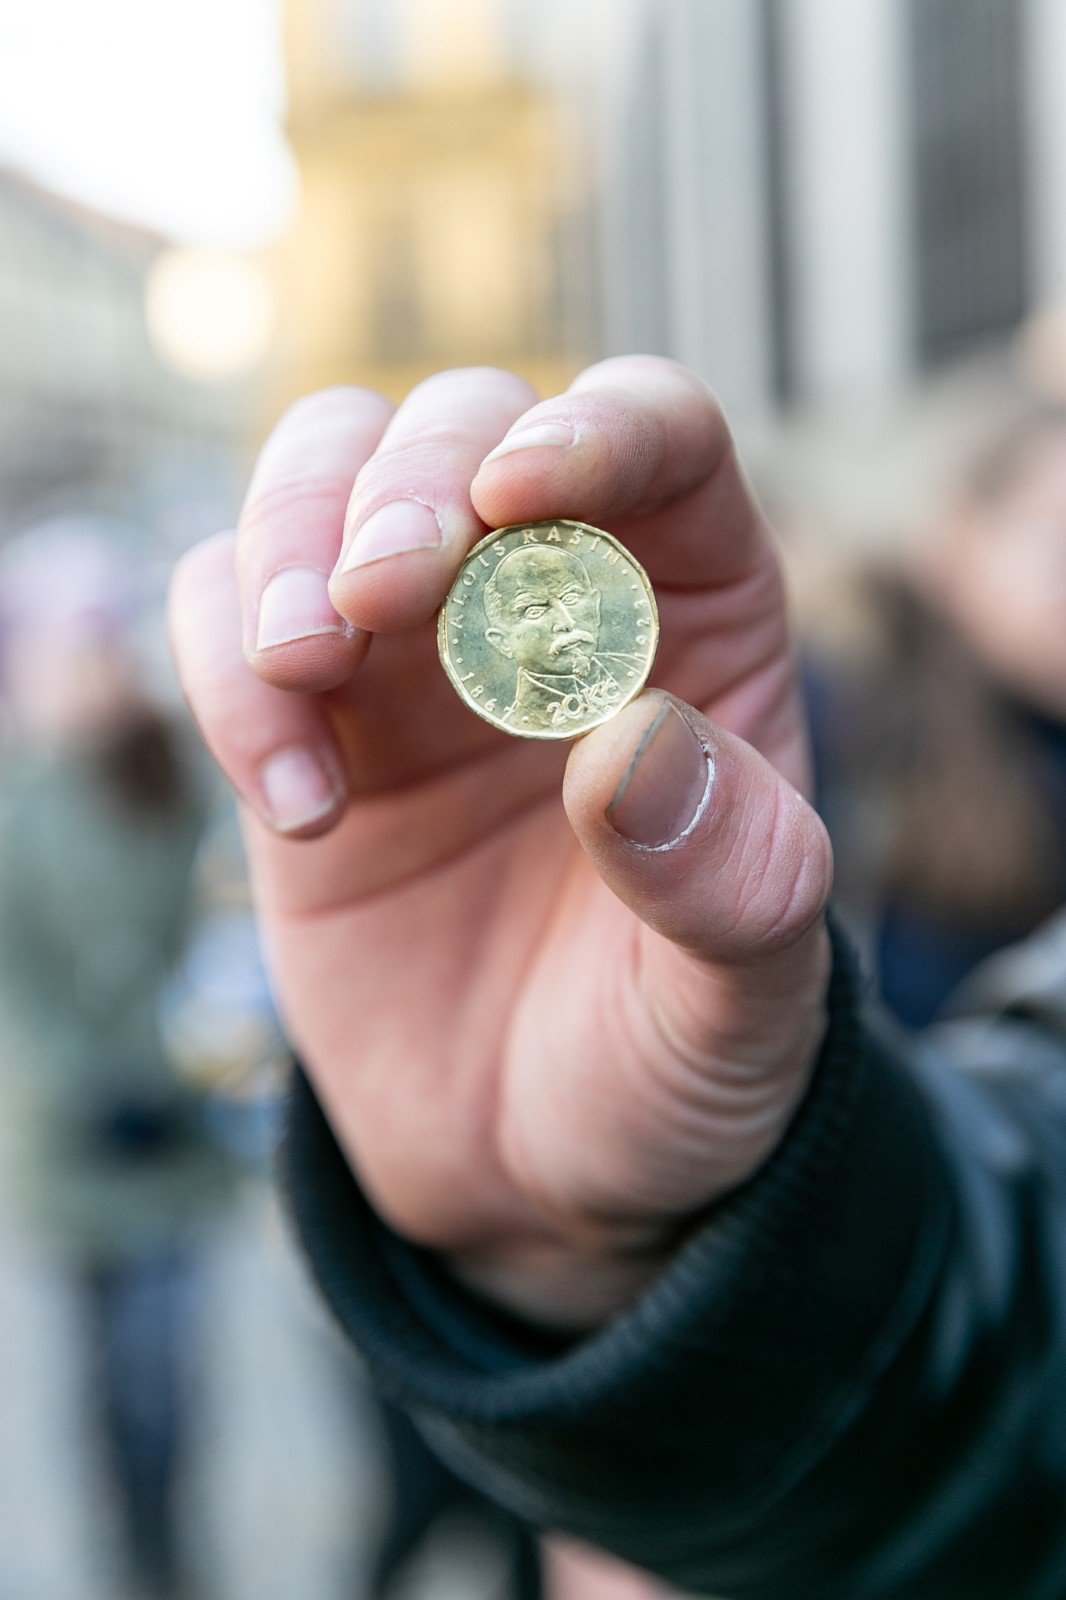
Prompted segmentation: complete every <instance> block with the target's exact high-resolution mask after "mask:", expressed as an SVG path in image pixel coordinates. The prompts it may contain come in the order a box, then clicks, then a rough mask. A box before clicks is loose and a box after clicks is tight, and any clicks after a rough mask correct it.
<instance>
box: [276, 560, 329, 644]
mask: <svg viewBox="0 0 1066 1600" xmlns="http://www.w3.org/2000/svg"><path fill="white" fill-rule="evenodd" d="M328 584H329V579H328V577H327V576H326V574H325V573H324V572H316V571H315V570H314V568H313V567H285V568H284V569H283V570H282V571H281V572H276V573H275V574H274V576H273V577H272V578H271V579H270V582H269V583H268V584H267V585H266V588H265V589H264V590H263V592H262V594H261V595H260V597H259V627H258V631H257V633H256V640H255V644H256V649H257V650H270V649H272V648H273V646H274V645H278V644H289V643H290V642H291V641H292V640H293V639H307V638H309V637H311V635H313V634H318V633H343V631H344V623H343V621H342V620H341V618H340V617H339V616H338V615H337V613H336V611H335V610H334V609H333V607H332V606H331V605H330V603H329V588H328Z"/></svg>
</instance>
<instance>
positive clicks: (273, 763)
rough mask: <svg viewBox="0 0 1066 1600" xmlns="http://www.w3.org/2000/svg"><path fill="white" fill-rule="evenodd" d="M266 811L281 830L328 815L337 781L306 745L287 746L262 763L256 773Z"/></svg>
mask: <svg viewBox="0 0 1066 1600" xmlns="http://www.w3.org/2000/svg"><path fill="white" fill-rule="evenodd" d="M259 781H260V783H261V785H262V789H263V799H264V801H265V802H266V809H267V814H268V816H269V818H270V820H271V822H272V823H273V824H274V826H275V828H278V829H279V830H280V831H281V832H282V833H292V832H293V831H294V830H295V829H297V828H305V827H306V826H307V824H308V823H309V822H317V821H318V819H319V818H320V817H324V816H327V815H328V814H329V812H331V811H332V810H333V809H334V807H335V806H336V805H337V803H338V801H339V800H340V799H341V795H342V790H341V786H340V784H339V783H338V782H337V780H336V779H335V778H334V776H333V775H332V773H330V772H329V771H327V769H326V767H325V765H324V763H323V761H322V759H321V757H320V756H319V755H317V754H316V752H315V751H314V750H312V749H310V748H309V747H308V746H307V745H302V744H294V745H289V746H288V748H287V749H284V750H277V751H275V753H274V754H273V755H272V756H271V757H270V759H269V760H268V761H267V762H265V764H264V766H263V769H262V771H261V772H260V775H259Z"/></svg>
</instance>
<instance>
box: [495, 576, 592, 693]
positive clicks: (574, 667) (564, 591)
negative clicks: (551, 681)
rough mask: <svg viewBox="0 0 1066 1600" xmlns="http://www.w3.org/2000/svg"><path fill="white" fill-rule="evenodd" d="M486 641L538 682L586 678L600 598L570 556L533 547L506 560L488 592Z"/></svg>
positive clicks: (590, 661) (588, 671) (590, 668)
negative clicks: (566, 678)
mask: <svg viewBox="0 0 1066 1600" xmlns="http://www.w3.org/2000/svg"><path fill="white" fill-rule="evenodd" d="M484 604H485V614H486V616H487V617H488V619H489V622H490V624H491V626H490V627H489V628H488V629H487V630H486V632H485V638H486V639H487V640H488V641H489V643H490V644H491V645H492V646H493V647H494V648H495V649H496V650H498V651H499V652H500V654H501V655H504V656H507V657H509V658H510V659H511V660H512V661H515V662H517V663H518V665H519V666H520V667H524V668H525V669H526V670H527V671H528V672H532V673H535V674H536V675H537V676H538V677H546V678H552V677H567V676H569V677H576V678H587V677H588V675H589V673H590V672H591V670H592V659H593V656H594V655H595V653H596V648H597V646H598V644H599V637H600V592H599V590H598V589H594V588H593V586H592V584H591V582H590V581H589V575H588V573H587V571H586V570H585V565H584V563H583V562H582V561H580V560H579V559H578V557H577V556H576V555H572V554H570V552H569V551H565V550H554V549H545V548H544V547H543V546H528V547H525V548H522V549H518V550H512V551H511V553H510V555H507V556H504V558H503V560H502V561H501V562H500V564H499V566H498V567H497V568H496V570H495V572H494V573H493V575H492V577H491V579H490V580H489V582H488V583H487V584H486V586H485V595H484Z"/></svg>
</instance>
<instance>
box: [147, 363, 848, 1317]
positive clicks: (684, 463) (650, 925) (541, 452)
mask: <svg viewBox="0 0 1066 1600" xmlns="http://www.w3.org/2000/svg"><path fill="white" fill-rule="evenodd" d="M501 440H505V447H504V449H502V450H499V451H496V453H492V452H493V451H494V447H496V446H499V445H500V442H501ZM353 484H354V487H353ZM386 507H388V508H389V509H388V510H386V509H383V508H386ZM549 517H572V518H576V519H579V520H581V521H585V522H590V523H593V524H596V525H598V526H601V527H604V528H607V529H609V530H610V531H611V532H612V533H614V534H616V535H617V536H618V537H619V538H620V539H622V540H623V542H624V543H625V544H626V545H627V546H628V547H629V548H630V549H631V550H632V551H633V553H634V554H635V555H636V556H637V558H638V559H639V560H640V561H641V562H642V563H643V564H644V566H645V567H646V568H647V570H648V573H649V575H650V576H651V579H652V581H653V583H654V585H655V589H656V593H657V596H658V601H659V607H660V613H661V620H662V642H661V647H660V653H659V660H658V663H657V666H656V669H655V679H656V682H657V683H658V684H659V685H661V687H660V688H658V689H655V690H650V691H647V692H645V693H644V694H643V695H642V696H640V697H639V698H638V699H637V700H636V701H634V702H633V703H632V704H631V705H629V706H628V707H626V708H625V709H624V710H623V711H621V712H620V713H619V714H618V715H617V716H615V717H614V718H613V719H612V720H611V721H610V722H608V723H606V724H605V725H603V726H602V727H600V728H598V729H595V730H594V731H593V732H592V733H590V734H588V735H587V736H586V737H585V738H583V739H581V740H579V741H578V742H577V743H576V744H574V745H572V746H571V745H558V744H545V743H543V742H540V741H529V740H521V739H515V738H512V737H510V736H509V735H507V734H503V733H499V732H497V731H496V730H495V729H493V728H491V727H489V726H488V725H487V724H485V723H483V722H482V721H481V720H480V719H478V718H476V717H474V716H473V715H472V714H471V713H470V712H469V711H468V710H467V709H466V708H465V707H464V706H463V705H462V704H461V703H460V701H459V700H458V698H457V697H456V695H455V693H454V691H453V690H452V688H451V686H450V685H449V684H448V682H447V680H446V679H445V677H444V674H443V672H442V670H441V668H440V665H439V662H438V660H437V649H436V635H435V613H436V610H437V608H438V606H439V604H440V602H441V600H442V599H443V597H444V594H445V593H446V591H447V589H448V588H449V586H450V584H451V582H452V580H453V578H454V576H455V574H456V572H457V570H458V568H459V565H460V563H461V561H462V559H463V557H464V555H465V553H466V551H467V550H468V549H469V548H470V546H471V545H472V544H473V543H474V542H475V541H476V540H477V539H478V538H480V537H481V536H482V534H483V533H484V532H485V529H486V528H487V527H499V526H501V525H504V524H508V523H515V522H522V521H527V520H528V521H533V520H539V519H543V518H549ZM342 547H343V550H342ZM338 556H340V557H341V560H340V563H339V565H338V566H337V567H336V570H335V571H334V566H335V563H337V561H338ZM331 572H333V576H332V578H331V579H330V580H329V592H328V597H327V592H326V579H327V575H328V574H330V573H331ZM334 608H336V609H335V610H334ZM338 614H339V615H338ZM342 618H343V619H345V621H344V623H342V621H341V619H342ZM170 624H171V636H172V641H173V645H174V649H175V653H176V656H177V660H178V664H179V668H180V671H181V675H182V679H183V682H184V685H185V689H186V693H187V696H188V699H189V702H190V705H191V707H192V709H193V712H194V714H195V715H196V717H197V719H198V721H199V724H200V727H201V729H202V731H203V733H204V736H205V738H206V740H207V742H208V744H209V745H210V747H211V749H212V750H213V752H214V754H215V756H216V758H217V759H218V761H219V763H220V765H221V766H222V768H223V770H224V771H225V772H226V773H227V774H228V776H229V778H230V780H231V781H232V783H233V784H234V785H235V787H236V788H237V790H238V792H239V794H240V795H241V796H242V799H243V802H244V807H243V810H244V816H245V824H246V839H247V847H248V854H249V859H250V866H251V873H252V882H253V890H254V895H255V899H256V903H257V907H258V912H259V916H260V919H261V923H262V926H263V930H264V933H265V936H266V944H267V948H268V950H269V952H270V958H271V961H272V966H273V970H274V974H275V978H276V982H277V986H278V991H279V995H280V998H281V1002H282V1006H283V1010H284V1014H285V1018H286V1021H287V1025H288V1028H289V1030H290V1033H291V1037H292V1039H293V1042H294V1044H295V1047H296V1049H297V1050H298V1051H299V1053H300V1057H301V1059H302V1061H303V1062H304V1064H305V1066H306V1068H307V1070H308V1072H309V1073H310V1074H311V1076H312V1078H313V1080H314V1083H315V1086H316V1090H317V1092H318V1095H319V1097H320V1099H321V1101H322V1104H323V1107H324V1109H325V1110H326V1112H327V1114H328V1116H329V1118H330V1120H331V1122H332V1124H333V1126H334V1128H335V1130H336V1133H337V1136H338V1138H339V1140H340V1141H341V1143H342V1145H343V1147H344V1149H345V1150H346V1152H347V1155H348V1157H349V1159H350V1161H351V1163H352V1165H353V1167H354V1168H355V1170H356V1171H357V1172H358V1175H359V1178H360V1181H361V1183H362V1185H363V1186H364V1188H365V1190H366V1192H367V1193H368V1195H369V1196H370V1198H371V1199H372V1201H373V1202H374V1204H375V1205H376V1207H377V1208H378V1210H379V1211H380V1212H381V1214H382V1215H384V1217H385V1218H386V1219H388V1220H389V1221H390V1222H391V1224H392V1225H393V1226H394V1227H395V1228H396V1229H398V1230H399V1231H400V1232H401V1233H403V1234H405V1235H407V1236H408V1237H409V1238H411V1239H413V1240H416V1241H418V1242H419V1243H421V1244H424V1245H428V1246H431V1247H434V1248H436V1249H437V1250H439V1251H442V1252H444V1253H445V1254H446V1255H447V1256H448V1257H449V1258H450V1260H451V1262H452V1264H453V1265H454V1267H455V1269H456V1270H457V1271H459V1272H461V1273H462V1274H464V1275H465V1276H466V1277H467V1278H468V1279H469V1280H471V1281H472V1282H474V1283H476V1284H477V1285H478V1286H479V1287H480V1288H481V1289H482V1290H484V1291H485V1292H488V1293H490V1294H493V1295H495V1296H497V1297H498V1298H499V1299H500V1300H501V1301H503V1302H505V1303H506V1304H508V1305H509V1306H511V1307H513V1308H514V1309H517V1310H519V1311H521V1312H523V1313H524V1314H526V1315H528V1316H530V1317H534V1318H536V1317H541V1318H543V1319H545V1320H547V1321H551V1322H555V1323H566V1324H570V1323H574V1324H578V1323H580V1324H589V1323H593V1322H595V1321H597V1320H598V1319H600V1318H602V1317H604V1316H606V1315H608V1314H610V1313H611V1312H612V1311H614V1310H615V1309H617V1308H618V1307H619V1306H620V1305H622V1304H623V1303H624V1302H625V1301H626V1300H627V1298H629V1297H631V1296H632V1295H633V1294H634V1293H635V1292H636V1290H637V1289H638V1288H639V1287H640V1285H641V1284H642V1282H643V1281H644V1279H645V1278H646V1277H647V1276H648V1275H649V1274H650V1273H651V1272H653V1271H654V1270H655V1269H656V1265H657V1261H658V1258H659V1256H660V1253H661V1252H663V1251H665V1250H667V1249H668V1248H669V1242H670V1240H671V1238H672V1237H674V1236H675V1235H676V1230H677V1226H678V1224H679V1222H680V1221H682V1220H683V1219H684V1218H686V1217H687V1216H688V1215H690V1214H691V1213H693V1212H695V1211H697V1210H698V1209H699V1208H701V1207H704V1206H706V1205H707V1204H708V1202H710V1201H712V1200H714V1199H715V1198H716V1197H718V1196H720V1195H722V1194H724V1193H725V1192H726V1191H728V1190H729V1189H731V1188H733V1187H734V1186H735V1185H737V1184H739V1183H740V1182H742V1181H743V1180H744V1179H745V1178H747V1177H749V1176H750V1175H751V1174H752V1173H753V1172H754V1171H755V1170H756V1169H757V1168H758V1167H759V1166H760V1164H761V1163H763V1162H764V1161H765V1160H766V1158H767V1156H768V1155H769V1154H770V1153H771V1151H772V1150H773V1149H774V1147H775V1146H776V1144H777V1143H778V1142H779V1140H780V1139H781V1137H782V1134H783V1133H784V1131H785V1129H786V1127H787V1125H788V1123H789V1120H790V1118H791V1117H792V1115H793V1112H794V1110H795V1108H796V1106H797V1104H798V1102H799V1101H800V1099H801V1097H802V1095H803V1093H804V1090H805V1089H806V1087H807V1084H808V1081H809V1077H810V1073H811V1069H812V1065H813V1062H814V1060H815V1057H816V1054H817V1051H818V1048H819V1044H820V1042H821V1039H822V1036H823V1032H824V1027H825V1015H824V1004H825V1001H824V997H825V991H826V984H827V976H828V963H829V958H828V941H827V937H826V933H825V929H824V924H823V918H822V911H823V907H824V903H825V899H826V896H827V893H828V888H829V881H830V872H831V868H830V852H829V848H828V844H827V841H826V836H825V833H824V831H823V829H822V827H821V824H820V823H819V821H818V820H817V818H816V816H815V815H814V813H813V811H812V810H811V809H810V808H809V806H808V805H807V804H806V802H805V801H804V800H803V799H802V798H801V795H800V792H799V791H801V790H802V789H803V788H804V786H805V784H806V782H807V753H806V749H807V747H806V736H805V730H804V724H803V718H802V713H801V709H800V706H799V703H798V700H797V693H796V684H795V678H794V672H793V664H792V660H791V656H790V652H789V644H788V637H787V629H786V623H785V615H784V606H783V600H782V589H781V580H780V575H779V571H778V567H777V562H776V560H775V556H774V551H773V547H772V543H771V541H770V539H769V537H768V534H767V531H766V529H765V526H764V524H763V521H762V518H761V516H760V514H759V511H758V509H757V508H756V506H755V504H754V502H753V500H752V498H751V495H750V493H749V490H748V488H747V486H746V483H745V481H744V478H743V475H742V473H741V470H740V468H739V466H738V463H737V460H736V456H735V453H734V450H733V446H732V442H731V440H730V437H729V434H728V430H727V428H726V426H725V424H724V422H723V419H722V417H721V415H720V413H719V411H718V410H717V408H716V406H715V404H714V402H713V401H712V399H711V397H710V396H709V394H708V392H707V390H706V388H705V387H704V385H703V384H702V383H701V382H699V381H698V380H697V379H696V378H695V377H693V376H692V375H691V374H689V373H687V372H685V371H684V370H683V369H681V368H679V367H677V366H675V365H674V364H673V363H671V362H667V361H662V360H659V359H657V358H651V357H628V358H624V359H616V360H610V361H605V362H602V363H600V364H599V365H597V366H594V367H591V368H589V369H588V370H587V371H586V372H584V373H583V374H582V375H581V376H580V377H579V378H578V379H577V380H576V382H575V383H574V384H573V385H572V386H571V388H570V389H569V390H568V391H567V393H566V394H564V395H561V396H559V397H558V398H556V399H552V400H548V401H544V402H542V403H539V404H538V403H536V398H535V395H534V394H533V392H532V391H531V390H530V389H529V388H528V386H527V385H526V384H525V383H524V382H523V381H522V380H520V379H519V378H517V377H515V376H513V375H511V374H508V373H504V372H499V371H495V370H488V369H473V370H464V371H458V372H451V373H445V374H442V375H440V376H437V377H435V378H432V379H430V380H429V381H428V382H426V383H423V384H421V385H419V387H418V388H417V389H415V390H414V392H413V393H412V394H411V395H410V396H409V397H408V399H407V400H406V401H405V402H404V404H403V405H402V406H401V407H400V408H399V409H398V410H396V411H393V409H392V408H391V407H390V406H389V405H388V404H387V403H386V402H385V401H384V400H383V399H382V398H381V397H380V396H378V395H375V394H371V393H368V392H363V391H360V390H356V389H350V390H349V389H337V390H331V391H327V392H325V393H323V394H319V395H314V396H312V397H311V398H309V399H306V400H304V401H302V402H300V403H299V404H298V405H296V406H295V407H294V408H293V409H292V410H291V411H290V412H289V413H288V415H287V416H285V417H284V418H283V419H282V421H281V422H280V424H279V425H278V427H277V429H276V431H275V433H274V434H273V436H272V437H271V439H270V440H269V442H268V443H267V445H266V447H265V449H264V451H263V453H262V456H261V458H260V460H259V463H258V466H257V468H256V471H255V474H254V477H253V480H252V484H251V488H250V490H249V494H248V499H247V502H246V505H245V508H244V511H243V514H242V517H241V524H240V531H239V533H238V535H237V536H236V540H235V541H234V540H233V539H232V538H231V537H229V536H226V537H219V538H217V539H213V540H210V541H208V542H207V543H206V544H204V545H201V546H199V547H198V548H197V549H195V550H193V551H192V552H191V553H190V554H189V555H188V556H186V557H185V558H184V560H183V561H182V562H181V564H180V566H179V568H178V570H177V572H176V574H175V578H174V583H173V590H172V596H171V616H170ZM242 641H243V644H242ZM560 789H561V790H562V796H561V798H560Z"/></svg>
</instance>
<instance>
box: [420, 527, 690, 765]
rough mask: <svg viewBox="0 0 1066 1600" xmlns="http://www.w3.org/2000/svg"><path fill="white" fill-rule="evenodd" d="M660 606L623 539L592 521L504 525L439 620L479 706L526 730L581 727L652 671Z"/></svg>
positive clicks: (461, 686)
mask: <svg viewBox="0 0 1066 1600" xmlns="http://www.w3.org/2000/svg"><path fill="white" fill-rule="evenodd" d="M658 642H659V613H658V609H657V607H656V604H655V594H654V591H653V590H652V586H651V584H650V582H649V581H648V575H647V573H646V572H645V571H644V569H643V567H642V566H641V565H640V563H639V562H638V561H635V560H634V559H633V557H632V556H631V555H630V553H629V551H628V550H627V549H626V548H625V546H624V545H621V544H619V542H618V540H617V539H615V538H613V537H612V535H611V534H609V533H604V532H603V530H602V528H590V527H589V526H588V524H587V523H584V522H569V521H559V522H530V523H523V524H518V525H516V526H515V527H513V528H500V529H498V530H497V532H496V533H490V534H489V535H488V536H487V538H484V539H482V540H481V542H480V543H479V544H476V545H475V546H474V548H473V549H472V550H471V552H470V554H469V555H468V556H467V558H466V560H465V561H464V562H463V565H462V567H461V568H460V569H459V576H458V577H457V578H456V580H455V582H454V583H453V584H452V587H451V590H450V591H449V594H448V598H447V599H446V600H445V602H444V604H443V605H442V606H441V609H440V616H439V618H438V621H437V645H438V648H439V650H440V658H441V662H442V663H443V666H444V670H445V672H446V673H447V674H448V677H449V678H450V679H451V681H452V684H453V685H454V687H455V690H456V693H457V694H458V695H459V697H460V699H462V700H464V701H465V702H466V704H467V705H468V706H469V707H470V709H471V711H476V712H477V714H478V716H479V717H484V718H485V721H486V722H491V723H492V724H493V726H494V727H497V728H503V730H504V731H505V732H506V733H514V734H517V735H519V737H520V738H523V739H576V738H577V736H578V734H581V733H587V732H588V730H589V729H590V728H595V727H597V726H598V725H599V724H600V723H601V722H606V721H607V719H608V718H609V717H613V716H614V714H615V712H616V711H620V710H621V708H622V707H623V706H624V705H627V704H628V702H629V701H630V700H632V699H633V697H634V696H635V695H637V694H639V693H640V691H641V689H643V687H644V685H645V683H647V681H648V674H649V673H650V672H651V669H652V663H653V662H654V660H655V649H656V646H657V645H658Z"/></svg>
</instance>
